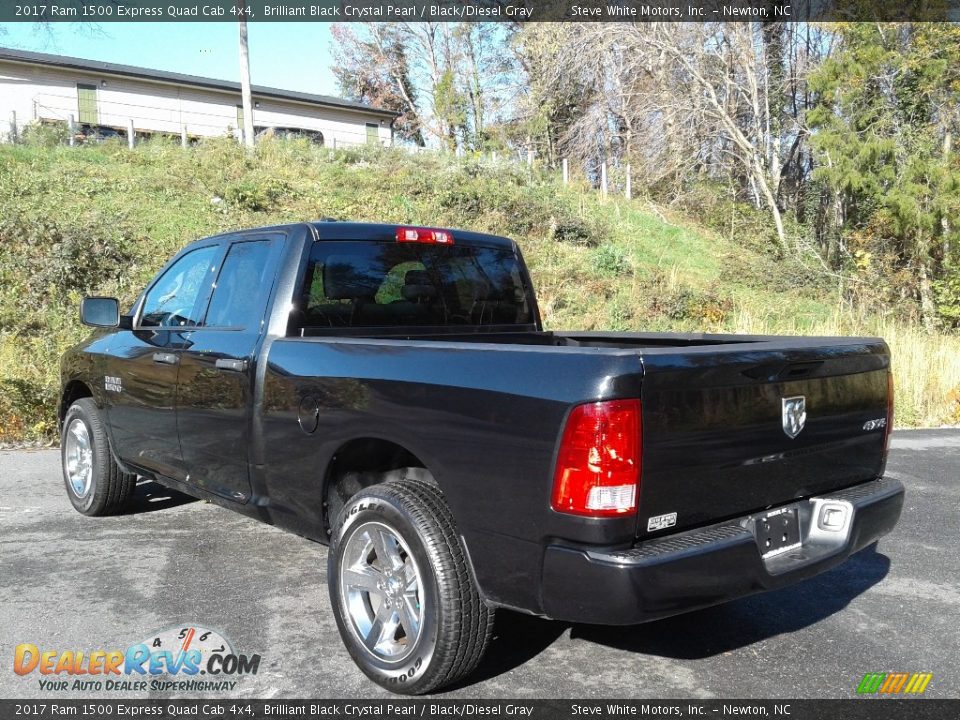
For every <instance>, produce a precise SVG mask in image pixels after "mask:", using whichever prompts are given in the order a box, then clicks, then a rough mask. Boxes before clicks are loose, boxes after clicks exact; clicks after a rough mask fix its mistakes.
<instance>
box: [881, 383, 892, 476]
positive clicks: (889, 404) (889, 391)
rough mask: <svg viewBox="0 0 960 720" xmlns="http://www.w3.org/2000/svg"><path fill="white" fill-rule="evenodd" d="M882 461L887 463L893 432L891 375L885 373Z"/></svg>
mask: <svg viewBox="0 0 960 720" xmlns="http://www.w3.org/2000/svg"><path fill="white" fill-rule="evenodd" d="M883 432H884V435H883V461H884V463H886V461H887V452H888V451H889V450H890V433H892V432H893V373H892V372H890V373H887V424H886V427H884V429H883Z"/></svg>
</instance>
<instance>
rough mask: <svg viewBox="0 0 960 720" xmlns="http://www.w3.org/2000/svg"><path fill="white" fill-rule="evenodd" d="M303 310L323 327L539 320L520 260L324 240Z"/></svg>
mask: <svg viewBox="0 0 960 720" xmlns="http://www.w3.org/2000/svg"><path fill="white" fill-rule="evenodd" d="M300 307H301V308H302V309H303V314H304V326H306V327H316V328H331V327H333V328H336V327H397V326H410V327H430V326H448V325H523V324H529V323H532V322H533V319H532V313H531V308H530V305H529V303H528V302H527V289H526V287H525V284H524V276H523V273H522V270H521V266H520V262H519V260H518V258H517V256H516V255H515V254H514V253H513V252H512V251H510V250H506V249H501V248H489V247H468V246H463V245H454V246H443V245H426V244H417V243H373V242H326V241H324V242H317V243H315V244H314V246H313V250H312V251H311V254H310V261H309V264H308V267H307V275H306V279H305V282H304V291H303V297H302V298H301V304H300Z"/></svg>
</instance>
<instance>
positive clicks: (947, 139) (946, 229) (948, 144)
mask: <svg viewBox="0 0 960 720" xmlns="http://www.w3.org/2000/svg"><path fill="white" fill-rule="evenodd" d="M952 150H953V133H952V132H950V129H949V128H947V131H946V132H945V133H944V134H943V166H944V167H945V168H946V169H947V171H948V172H949V170H950V153H951V151H952ZM940 231H941V233H942V235H943V262H944V264H946V263H949V262H950V260H951V258H950V218H949V217H947V213H944V214H943V215H942V216H941V218H940Z"/></svg>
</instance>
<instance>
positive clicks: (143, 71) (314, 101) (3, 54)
mask: <svg viewBox="0 0 960 720" xmlns="http://www.w3.org/2000/svg"><path fill="white" fill-rule="evenodd" d="M0 60H9V61H12V62H19V63H27V64H30V65H47V66H52V67H60V68H70V69H72V70H84V71H86V72H94V73H102V74H105V75H121V76H124V77H134V78H141V79H144V80H153V81H155V82H162V83H172V84H175V85H188V86H191V87H200V88H210V89H213V90H224V91H227V92H235V93H239V92H240V83H238V82H231V81H229V80H216V79H214V78H206V77H199V76H197V75H186V74H184V73H175V72H167V71H166V70H150V69H149V68H142V67H136V66H134V65H120V64H117V63H108V62H101V61H99V60H84V59H82V58H74V57H65V56H63V55H48V54H47V53H38V52H31V51H28V50H14V49H12V48H3V47H0ZM251 90H252V92H253V94H254V95H256V96H257V97H258V98H277V99H280V100H292V101H294V102H301V103H308V104H310V105H322V106H325V107H332V108H341V109H346V110H357V111H359V112H365V113H370V114H371V115H378V116H381V117H389V118H395V117H397V116H398V114H399V113H396V112H394V111H392V110H384V109H382V108H376V107H371V106H370V105H364V104H363V103H358V102H352V101H350V100H344V99H342V98H338V97H333V96H331V95H313V94H311V93H303V92H297V91H295V90H281V89H279V88H271V87H264V86H263V85H253V86H251Z"/></svg>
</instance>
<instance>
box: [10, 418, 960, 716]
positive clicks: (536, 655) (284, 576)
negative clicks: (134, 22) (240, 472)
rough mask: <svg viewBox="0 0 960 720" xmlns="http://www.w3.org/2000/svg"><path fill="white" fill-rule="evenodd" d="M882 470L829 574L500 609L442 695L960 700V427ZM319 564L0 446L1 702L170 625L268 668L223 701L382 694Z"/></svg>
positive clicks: (236, 522) (167, 499) (242, 680)
mask: <svg viewBox="0 0 960 720" xmlns="http://www.w3.org/2000/svg"><path fill="white" fill-rule="evenodd" d="M888 473H889V474H891V475H894V476H896V477H899V478H900V479H902V481H903V482H904V484H905V485H906V487H907V497H906V504H905V507H904V512H903V517H902V519H901V521H900V524H899V525H898V527H897V528H896V530H895V531H894V532H893V533H892V534H890V535H888V536H887V537H885V538H883V539H882V540H880V542H879V543H878V544H877V545H876V546H873V547H871V548H868V549H866V550H864V551H862V552H861V553H859V554H858V555H856V556H855V557H853V558H851V559H850V560H848V561H847V562H846V563H844V564H843V565H842V566H840V567H838V568H836V569H834V570H832V571H830V572H827V573H825V574H823V575H820V576H818V577H816V578H813V579H810V580H808V581H806V582H803V583H801V584H799V585H796V586H793V587H790V588H787V589H784V590H781V591H777V592H773V593H767V594H764V595H758V596H753V597H749V598H744V599H742V600H739V601H736V602H732V603H728V604H726V605H722V606H719V607H715V608H711V609H708V610H702V611H699V612H695V613H691V614H688V615H684V616H680V617H675V618H671V619H667V620H662V621H660V622H656V623H650V624H647V625H641V626H638V627H634V628H604V627H594V626H586V625H570V624H568V623H560V622H551V621H547V620H541V619H537V618H532V617H527V616H523V615H519V614H516V613H511V612H499V613H498V615H497V627H496V631H495V637H494V640H493V643H492V645H491V647H490V650H489V652H488V653H487V656H486V659H485V660H484V662H483V663H482V665H481V666H480V668H479V669H478V671H477V672H476V673H475V674H474V675H473V676H472V677H471V678H469V679H468V680H467V681H466V682H464V683H463V684H461V685H460V686H458V687H455V688H453V689H451V690H448V691H447V692H445V693H443V694H442V695H443V696H444V697H447V698H566V697H580V698H590V697H593V698H645V697H647V698H751V697H755V698H823V697H830V698H850V697H854V696H855V689H856V686H857V684H858V683H859V681H860V679H861V678H862V677H863V675H864V673H866V672H930V673H933V680H932V681H931V683H930V685H929V687H928V689H927V691H926V695H927V696H930V697H940V698H951V697H952V698H956V697H960V642H958V641H960V628H958V620H960V520H958V510H960V482H958V481H960V430H920V431H903V432H897V433H895V434H894V440H893V450H892V453H891V456H890V462H889V465H888ZM326 555H327V554H326V549H325V548H324V547H322V546H320V545H317V544H315V543H312V542H310V541H307V540H304V539H303V538H300V537H296V536H294V535H291V534H288V533H285V532H282V531H280V530H277V529H275V528H272V527H269V526H266V525H263V524H260V523H258V522H256V521H254V520H251V519H247V518H244V517H242V516H240V515H237V514H235V513H232V512H230V511H228V510H225V509H222V508H219V507H216V506H214V505H210V504H207V503H204V502H197V501H192V500H190V499H189V498H186V497H184V496H181V495H177V494H175V493H171V492H170V491H168V490H166V489H164V488H162V487H159V486H157V485H155V484H153V483H148V482H143V483H141V484H140V485H139V486H138V490H137V496H136V511H135V512H132V513H130V514H127V515H123V516H120V517H113V518H97V519H95V518H87V517H84V516H81V515H80V514H78V513H77V512H75V511H74V510H73V508H72V507H71V505H70V502H69V501H68V500H67V497H66V495H65V490H64V487H63V481H62V479H61V474H60V457H59V451H56V450H40V451H24V450H17V451H12V450H11V451H0V698H8V699H13V698H37V697H47V698H63V699H65V698H78V697H83V695H82V694H81V693H79V692H75V691H71V690H70V689H68V690H66V691H47V690H41V689H40V687H39V680H40V679H50V678H49V677H46V678H45V677H44V676H42V675H40V674H39V673H38V672H33V673H31V674H29V675H25V676H19V675H17V674H15V673H14V672H13V657H14V648H15V646H17V645H19V644H21V643H33V644H35V645H36V646H38V648H40V649H41V650H57V651H61V652H62V651H64V650H84V651H86V652H89V651H92V650H98V649H102V650H111V649H124V648H127V647H128V646H130V645H132V644H135V643H138V642H140V641H142V640H144V639H145V638H150V637H153V636H155V635H156V633H157V632H159V631H162V630H165V629H169V628H174V629H176V628H179V627H196V628H202V629H214V630H217V631H219V632H220V633H221V634H222V635H223V636H224V637H226V638H228V639H229V640H230V641H231V642H232V647H233V649H234V650H235V651H236V652H239V653H244V654H247V655H252V654H259V655H260V656H261V663H260V666H259V671H258V672H257V674H256V675H247V676H243V677H236V676H234V677H233V678H232V680H236V682H237V684H236V686H235V688H234V690H233V691H232V692H229V693H226V694H227V695H229V696H230V697H231V698H251V699H252V698H266V699H274V698H277V699H279V698H293V697H299V698H303V697H313V698H346V697H359V698H369V697H378V696H384V695H387V694H388V693H386V692H385V691H381V690H380V689H379V688H377V687H376V686H374V685H373V684H372V683H370V682H369V681H368V680H367V679H366V678H365V677H364V676H363V675H362V674H361V672H360V671H359V670H358V669H357V668H356V667H355V666H354V664H353V662H352V661H351V659H350V657H349V655H348V654H347V652H346V650H345V649H344V647H343V645H342V643H341V641H340V637H339V635H338V633H337V629H336V625H335V623H334V620H333V615H332V613H331V611H330V607H329V600H328V595H327V588H326ZM67 679H69V680H70V681H71V682H72V681H73V680H74V679H77V678H74V677H70V676H67ZM218 695H224V693H212V694H211V696H218ZM93 696H95V697H105V696H110V697H179V696H183V694H182V693H180V694H178V693H173V694H164V693H159V692H157V691H148V692H135V691H134V692H111V693H109V694H108V693H106V692H97V693H94V694H93ZM186 696H187V697H197V696H201V697H202V696H203V694H202V693H187V694H186Z"/></svg>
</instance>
